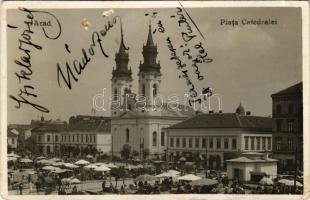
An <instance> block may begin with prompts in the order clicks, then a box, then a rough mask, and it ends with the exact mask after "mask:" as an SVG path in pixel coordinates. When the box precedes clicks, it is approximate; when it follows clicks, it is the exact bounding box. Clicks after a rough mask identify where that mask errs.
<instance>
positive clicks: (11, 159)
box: [7, 157, 17, 161]
mask: <svg viewBox="0 0 310 200" xmlns="http://www.w3.org/2000/svg"><path fill="white" fill-rule="evenodd" d="M16 160H17V158H15V157H8V159H7V161H16Z"/></svg>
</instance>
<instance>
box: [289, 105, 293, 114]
mask: <svg viewBox="0 0 310 200" xmlns="http://www.w3.org/2000/svg"><path fill="white" fill-rule="evenodd" d="M293 113H294V105H293V104H292V103H290V104H288V114H293Z"/></svg>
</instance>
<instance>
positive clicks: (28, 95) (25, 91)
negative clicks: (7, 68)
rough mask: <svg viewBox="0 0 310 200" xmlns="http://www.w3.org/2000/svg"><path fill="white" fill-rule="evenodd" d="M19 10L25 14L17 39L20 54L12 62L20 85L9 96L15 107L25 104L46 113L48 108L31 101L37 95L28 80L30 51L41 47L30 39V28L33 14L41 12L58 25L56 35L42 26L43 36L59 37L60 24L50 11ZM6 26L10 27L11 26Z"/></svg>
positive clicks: (30, 69) (29, 78)
mask: <svg viewBox="0 0 310 200" xmlns="http://www.w3.org/2000/svg"><path fill="white" fill-rule="evenodd" d="M19 10H20V11H22V12H23V13H25V14H26V19H25V20H24V24H25V29H24V30H22V34H21V35H20V37H19V39H18V43H19V46H18V50H19V52H20V54H21V55H20V57H19V58H18V59H15V60H14V63H15V64H16V65H18V66H19V67H20V70H19V71H18V72H15V75H16V77H17V79H18V82H19V84H21V85H22V86H21V88H20V89H19V92H18V94H17V95H12V94H10V95H9V97H10V98H11V99H12V100H14V101H15V102H16V103H17V105H16V106H15V107H16V108H18V109H19V108H21V106H22V105H23V104H25V105H30V106H32V107H33V108H35V109H37V110H39V111H41V112H45V113H48V112H49V110H48V109H47V108H46V107H44V106H42V105H39V104H37V103H34V102H33V101H34V99H33V98H37V97H38V95H37V93H35V91H34V90H35V88H34V87H33V86H32V85H30V84H29V82H30V81H31V76H32V74H33V66H32V60H31V58H32V57H31V56H32V51H33V50H42V49H43V47H42V46H41V45H39V44H36V43H34V42H33V41H32V37H33V35H34V34H35V32H34V30H33V29H32V25H33V23H34V20H35V14H43V15H46V16H47V17H50V18H51V20H54V21H56V24H57V25H58V26H57V27H56V29H57V30H56V35H54V36H53V35H52V34H50V33H49V32H48V31H47V29H45V27H42V30H43V33H44V36H45V37H46V38H48V39H51V40H56V39H58V38H59V36H60V35H61V25H60V22H59V21H58V19H57V18H56V17H55V15H53V14H52V13H50V12H46V11H38V10H29V9H26V8H19ZM8 27H10V28H11V27H13V26H8ZM15 28H16V27H15ZM15 30H16V29H15Z"/></svg>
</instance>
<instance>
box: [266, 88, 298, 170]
mask: <svg viewBox="0 0 310 200" xmlns="http://www.w3.org/2000/svg"><path fill="white" fill-rule="evenodd" d="M302 96H303V95H302V83H298V84H295V85H293V86H291V87H288V88H286V89H284V90H281V91H279V92H277V93H274V94H272V95H271V98H272V119H273V126H272V129H273V156H274V157H275V158H277V159H279V160H280V162H279V163H278V165H279V169H280V170H295V168H296V164H297V165H298V166H299V168H301V169H302V168H303V104H302V103H303V101H302ZM296 158H297V159H296ZM295 161H296V162H297V163H295Z"/></svg>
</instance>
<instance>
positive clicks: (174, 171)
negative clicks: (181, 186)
mask: <svg viewBox="0 0 310 200" xmlns="http://www.w3.org/2000/svg"><path fill="white" fill-rule="evenodd" d="M167 173H169V174H176V175H179V174H181V172H179V171H177V170H173V169H171V170H169V171H168V172H167Z"/></svg>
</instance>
